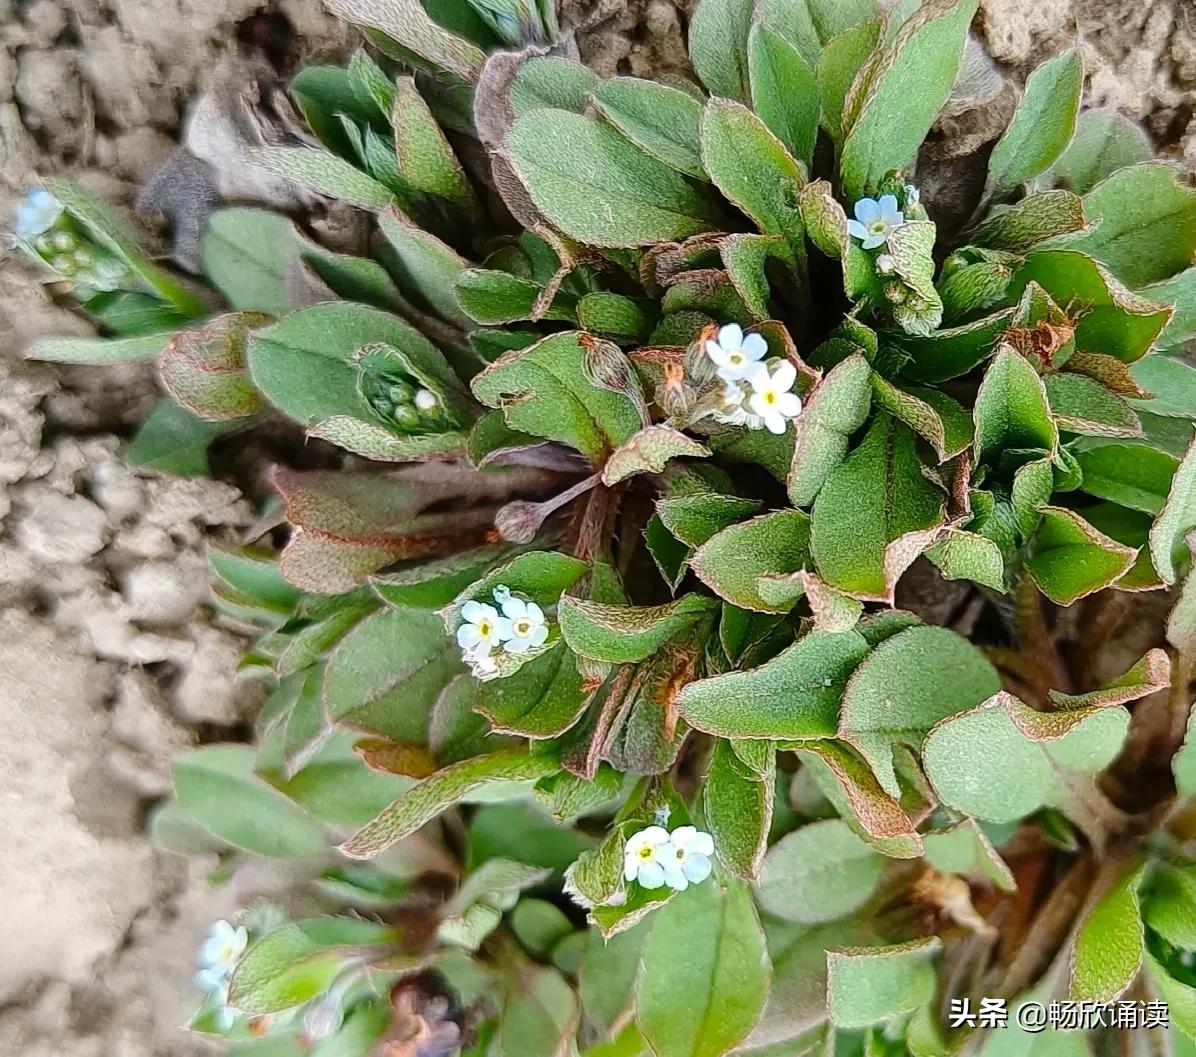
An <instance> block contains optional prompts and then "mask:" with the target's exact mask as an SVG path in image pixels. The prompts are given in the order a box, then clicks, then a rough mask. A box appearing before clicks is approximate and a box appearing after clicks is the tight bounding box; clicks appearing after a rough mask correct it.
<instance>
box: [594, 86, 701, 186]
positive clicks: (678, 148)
mask: <svg viewBox="0 0 1196 1057" xmlns="http://www.w3.org/2000/svg"><path fill="white" fill-rule="evenodd" d="M592 98H593V100H594V105H595V106H596V107H597V109H598V113H600V114H601V115H602V116H603V117H604V118H606V120H607V121H609V122H610V123H611V124H612V125H614V126H615V128H617V129H618V130H619V131H620V132H622V133H623V135H624V136H626V137H627V138H628V139H629V140H631V142H632V143H634V144H635V145H636V146H637V147H640V148H641V149H643V150H646V151H647V152H648V153H649V154H651V155H652V157H654V158H656V159H658V160H659V161H662V162H664V163H665V165H668V166H670V167H671V168H673V169H676V170H677V171H678V172H682V173H685V174H686V175H687V176H693V177H696V178H697V179H699V180H705V179H706V170H705V169H703V168H702V155H701V152H700V151H699V149H698V136H699V130H700V127H701V120H702V104H701V103H700V102H699V101H698V100H697V99H695V98H694V97H693V96H692V95H690V94H689V93H688V92H683V91H681V89H680V88H671V87H669V86H668V85H665V84H658V83H657V82H655V81H645V80H642V79H641V78H639V77H612V78H610V80H608V81H603V82H602V83H601V84H600V85H599V86H598V87H597V88H596V89H595V90H594V92H593V96H592Z"/></svg>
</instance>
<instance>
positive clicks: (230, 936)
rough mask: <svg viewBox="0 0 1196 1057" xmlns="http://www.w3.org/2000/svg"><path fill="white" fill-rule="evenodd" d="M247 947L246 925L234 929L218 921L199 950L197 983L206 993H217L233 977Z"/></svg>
mask: <svg viewBox="0 0 1196 1057" xmlns="http://www.w3.org/2000/svg"><path fill="white" fill-rule="evenodd" d="M247 946H249V930H248V929H246V928H245V926H244V925H242V926H241V927H240V928H234V927H233V926H232V925H231V924H229V922H227V921H217V922H216V923H215V924H214V925H213V926H212V930H211V932H209V933H208V938H207V939H206V940H205V941H204V943H203V945H202V946H201V947H200V948H199V972H198V973H197V974H196V977H195V982H196V983H197V984H199V986H200V987H202V988H203V989H204V990H205V991H215V990H216V989H217V987H218V985H219V984H220V983H222V982H223V981H225V980H227V979H228V978H229V977H230V976H232V973H233V970H234V969H235V968H236V967H237V961H238V960H239V959H240V957H241V955H242V954H244V953H245V948H246V947H247ZM201 981H205V982H206V985H205V983H201Z"/></svg>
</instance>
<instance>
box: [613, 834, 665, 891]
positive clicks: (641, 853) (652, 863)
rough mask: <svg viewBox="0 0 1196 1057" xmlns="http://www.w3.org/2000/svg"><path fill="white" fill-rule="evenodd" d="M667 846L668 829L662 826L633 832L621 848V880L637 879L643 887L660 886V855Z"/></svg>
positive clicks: (661, 872) (661, 875) (661, 883)
mask: <svg viewBox="0 0 1196 1057" xmlns="http://www.w3.org/2000/svg"><path fill="white" fill-rule="evenodd" d="M668 847H669V831H668V830H667V829H665V828H664V827H663V826H648V827H647V828H646V829H641V830H640V831H639V832H638V833H633V834H632V835H631V836H630V837H629V838H628V839H627V844H626V845H625V846H624V848H623V880H624V881H628V882H630V881H638V882H639V883H640V884H641V885H642V886H643V887H644V888H660V887H662V886H663V885H664V883H665V873H664V865H663V863H662V861H661V856H662V854H663V853H664V851H665V850H666V849H667V848H668Z"/></svg>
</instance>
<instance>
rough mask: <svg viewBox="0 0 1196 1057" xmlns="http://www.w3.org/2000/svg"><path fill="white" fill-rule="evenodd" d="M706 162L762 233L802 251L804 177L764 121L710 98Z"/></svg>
mask: <svg viewBox="0 0 1196 1057" xmlns="http://www.w3.org/2000/svg"><path fill="white" fill-rule="evenodd" d="M702 161H703V163H704V165H705V167H706V171H707V172H708V173H709V174H710V178H711V179H712V180H713V181H714V183H715V185H716V186H717V187H718V189H719V190H720V191H722V193H723V194H724V195H726V197H727V198H728V199H730V200H731V201H732V202H734V203H735V205H737V206H738V207H739V208H740V209H742V210H743V211H744V212H745V213H746V214H747V215H748V216H749V217H751V218H752V220H754V221H755V222H756V224H757V226H758V227H759V228H760V230H761V231H762V232H764V233H765V234H769V235H781V236H783V237H784V238H785V240H786V241H787V242H788V244H789V247H790V250H791V252H792V253H793V254H796V255H798V256H801V255H802V254H803V253H804V246H805V228H804V225H803V224H802V219H801V210H800V209H799V208H798V205H797V191H798V189H799V188H800V187H801V186H802V185H803V184H804V183H805V182H806V176H805V173H804V172H802V169H801V166H800V165H799V164H798V163H797V162H796V161H794V160H793V158H792V156H791V155H790V154H789V152H788V151H787V150H786V149H785V146H784V144H783V143H781V141H780V140H779V139H778V138H777V137H776V136H775V135H774V134H773V133H772V132H770V131H769V129H768V127H767V126H766V125H765V124H764V123H763V122H762V121H761V120H760V118H758V117H757V116H756V115H755V114H753V113H752V112H751V111H750V110H749V109H748V108H747V107H746V106H744V105H743V104H742V103H736V102H733V101H732V100H730V99H711V100H710V101H709V102H708V103H707V104H706V108H705V110H704V111H703V112H702Z"/></svg>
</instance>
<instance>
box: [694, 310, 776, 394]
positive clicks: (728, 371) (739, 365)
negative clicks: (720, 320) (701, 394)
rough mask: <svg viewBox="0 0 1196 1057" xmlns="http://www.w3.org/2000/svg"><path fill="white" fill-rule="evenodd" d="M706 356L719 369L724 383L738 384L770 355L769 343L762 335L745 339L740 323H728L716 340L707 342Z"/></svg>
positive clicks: (719, 332) (750, 335)
mask: <svg viewBox="0 0 1196 1057" xmlns="http://www.w3.org/2000/svg"><path fill="white" fill-rule="evenodd" d="M706 355H707V356H709V357H710V360H711V362H712V363H713V364H714V365H715V366H716V367H717V368H718V372H717V373H718V376H719V378H721V379H722V380H723V381H724V382H738V381H739V380H740V379H741V378H746V377H747V376H748V374H750V373H751V371H752V370H753V368H754V367H755V365H756V364H757V363H759V362H760V361H761V360H762V359H764V357H765V356H767V355H768V342H767V341H765V340H764V337H763V335H761V334H748V335H747V336H746V337H745V336H744V333H743V328H742V327H741V326H740V325H739V324H738V323H728V324H727V325H726V326H725V327H720V328H719V331H718V335H717V337H716V338H714V339H713V340H711V341H708V342H706Z"/></svg>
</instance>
